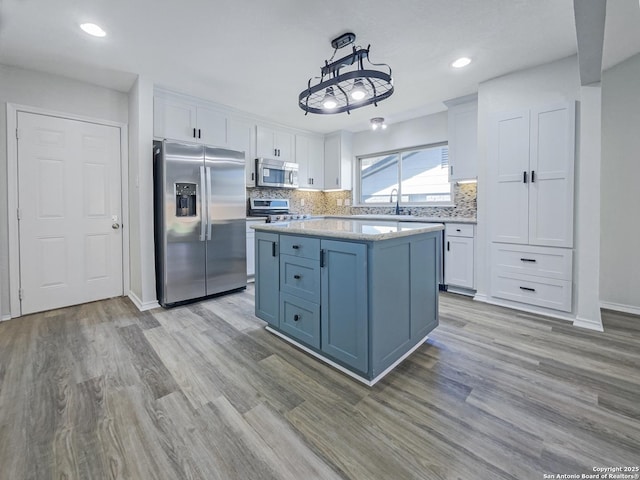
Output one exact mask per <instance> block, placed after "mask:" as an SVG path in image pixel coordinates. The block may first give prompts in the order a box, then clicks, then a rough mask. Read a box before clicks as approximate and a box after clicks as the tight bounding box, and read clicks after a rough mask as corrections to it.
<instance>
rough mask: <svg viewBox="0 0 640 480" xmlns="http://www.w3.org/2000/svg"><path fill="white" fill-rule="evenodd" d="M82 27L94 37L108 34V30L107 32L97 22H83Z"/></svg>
mask: <svg viewBox="0 0 640 480" xmlns="http://www.w3.org/2000/svg"><path fill="white" fill-rule="evenodd" d="M80 28H81V29H82V30H84V31H85V32H86V33H88V34H89V35H93V36H94V37H104V36H105V35H106V34H107V32H105V31H104V30H103V29H102V28H100V27H99V26H98V25H96V24H95V23H83V24H82V25H80Z"/></svg>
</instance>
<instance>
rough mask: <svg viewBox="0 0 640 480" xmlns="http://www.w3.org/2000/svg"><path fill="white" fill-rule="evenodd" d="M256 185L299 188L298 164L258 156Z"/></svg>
mask: <svg viewBox="0 0 640 480" xmlns="http://www.w3.org/2000/svg"><path fill="white" fill-rule="evenodd" d="M256 187H280V188H298V164H297V163H290V162H283V161H282V160H273V159H267V158H257V159H256Z"/></svg>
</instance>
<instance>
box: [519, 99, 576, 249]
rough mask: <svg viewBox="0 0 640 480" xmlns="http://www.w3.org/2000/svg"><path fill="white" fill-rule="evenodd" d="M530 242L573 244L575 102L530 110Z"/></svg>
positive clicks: (559, 245)
mask: <svg viewBox="0 0 640 480" xmlns="http://www.w3.org/2000/svg"><path fill="white" fill-rule="evenodd" d="M531 121H532V123H531V160H530V168H531V174H530V177H531V178H530V179H531V181H530V184H529V205H530V208H529V243H530V244H531V245H544V246H551V247H572V246H573V165H574V148H575V146H574V144H575V131H574V129H575V104H573V103H565V104H561V105H557V106H552V107H547V108H542V109H535V110H532V113H531Z"/></svg>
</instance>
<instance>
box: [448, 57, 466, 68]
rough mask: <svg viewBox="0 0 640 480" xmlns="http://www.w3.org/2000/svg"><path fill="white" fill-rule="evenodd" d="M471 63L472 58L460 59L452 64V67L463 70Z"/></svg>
mask: <svg viewBox="0 0 640 480" xmlns="http://www.w3.org/2000/svg"><path fill="white" fill-rule="evenodd" d="M470 63H471V59H470V58H468V57H460V58H459V59H457V60H456V61H455V62H453V63H452V64H451V66H452V67H453V68H462V67H466V66H467V65H469V64H470Z"/></svg>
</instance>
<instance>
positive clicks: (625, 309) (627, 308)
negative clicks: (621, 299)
mask: <svg viewBox="0 0 640 480" xmlns="http://www.w3.org/2000/svg"><path fill="white" fill-rule="evenodd" d="M600 308H606V309H607V310H615V311H616V312H622V313H630V314H632V315H640V307H634V306H632V305H623V304H621V303H613V302H600Z"/></svg>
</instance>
